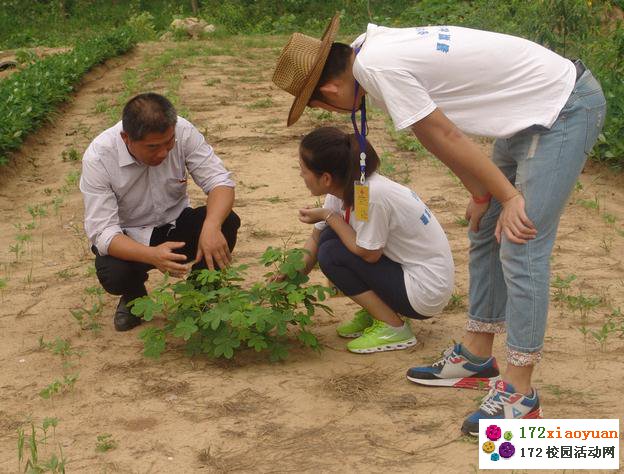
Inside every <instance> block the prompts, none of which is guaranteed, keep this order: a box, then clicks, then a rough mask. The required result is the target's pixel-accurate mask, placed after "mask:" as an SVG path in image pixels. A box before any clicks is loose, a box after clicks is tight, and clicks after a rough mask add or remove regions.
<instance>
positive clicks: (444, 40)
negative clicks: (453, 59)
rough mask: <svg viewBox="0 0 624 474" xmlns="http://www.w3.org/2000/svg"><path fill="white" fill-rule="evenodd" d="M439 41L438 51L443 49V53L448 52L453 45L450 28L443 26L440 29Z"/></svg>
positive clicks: (437, 44)
mask: <svg viewBox="0 0 624 474" xmlns="http://www.w3.org/2000/svg"><path fill="white" fill-rule="evenodd" d="M438 31H439V33H438V43H436V51H442V52H443V53H448V52H449V50H450V48H451V45H450V42H451V35H450V30H449V29H448V28H447V27H446V26H443V27H441V28H439V29H438Z"/></svg>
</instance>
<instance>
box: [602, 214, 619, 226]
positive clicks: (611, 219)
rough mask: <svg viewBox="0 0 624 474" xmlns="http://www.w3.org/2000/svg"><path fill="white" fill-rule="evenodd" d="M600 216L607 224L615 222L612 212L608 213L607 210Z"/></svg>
mask: <svg viewBox="0 0 624 474" xmlns="http://www.w3.org/2000/svg"><path fill="white" fill-rule="evenodd" d="M602 218H603V219H604V221H605V222H606V223H607V224H615V221H616V217H615V216H614V215H613V214H609V213H608V212H605V213H604V214H603V215H602Z"/></svg>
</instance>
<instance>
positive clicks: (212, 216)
mask: <svg viewBox="0 0 624 474" xmlns="http://www.w3.org/2000/svg"><path fill="white" fill-rule="evenodd" d="M178 122H179V126H180V128H181V131H180V138H179V140H180V143H181V145H182V150H183V153H184V162H185V166H186V168H187V169H188V171H189V173H190V175H191V177H192V178H193V181H195V183H196V184H197V185H198V186H199V187H200V188H201V189H202V190H203V191H204V192H205V193H206V196H207V197H206V219H205V220H204V225H203V227H202V231H201V234H200V236H199V244H198V246H197V254H196V256H195V262H199V261H201V259H202V258H204V259H205V260H206V265H207V267H208V268H209V269H211V270H212V269H214V267H215V264H216V265H218V266H219V268H225V267H226V266H228V265H229V264H230V263H231V261H232V256H231V254H230V249H229V248H228V245H227V240H226V239H225V237H224V235H223V233H222V232H221V225H222V224H223V221H225V219H226V218H227V217H228V215H229V214H230V212H231V211H232V206H233V205H234V187H235V184H234V181H232V180H231V179H230V174H231V173H230V172H229V171H228V170H227V169H226V168H225V166H224V165H223V162H222V161H221V159H220V158H219V157H218V156H217V155H216V153H215V152H214V149H213V148H212V147H211V146H210V145H209V144H208V143H206V140H205V138H204V136H203V135H202V134H201V133H200V132H199V130H197V128H195V127H194V126H193V125H192V124H191V123H190V122H188V121H186V120H184V119H182V118H178Z"/></svg>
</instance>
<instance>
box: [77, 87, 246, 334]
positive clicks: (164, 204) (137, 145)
mask: <svg viewBox="0 0 624 474" xmlns="http://www.w3.org/2000/svg"><path fill="white" fill-rule="evenodd" d="M189 176H190V177H191V178H192V179H193V181H195V183H196V184H197V185H198V186H199V187H200V188H201V189H202V190H203V191H204V192H205V193H206V205H205V206H201V207H198V208H195V209H193V208H191V207H190V200H189V197H188V194H187V183H188V178H189ZM80 190H81V191H82V194H83V198H84V205H85V224H84V225H85V230H86V233H87V236H88V238H89V241H90V243H91V245H92V247H91V249H92V250H93V253H94V254H95V268H96V272H97V277H98V279H99V281H100V283H101V284H102V287H103V288H104V289H105V290H106V291H107V292H108V293H110V294H113V295H120V296H121V298H120V300H119V304H118V305H117V310H116V312H115V315H114V325H115V329H116V330H117V331H127V330H129V329H132V328H134V327H135V326H137V325H139V324H140V323H141V320H140V319H139V318H137V317H136V316H134V315H132V314H131V313H130V311H129V309H128V306H127V303H128V302H129V301H131V300H133V299H134V298H138V297H140V296H144V295H146V294H147V292H146V289H145V282H146V281H147V278H148V274H147V272H148V271H149V270H151V269H153V268H157V269H159V270H160V271H161V272H163V273H164V272H169V273H170V274H171V275H174V276H178V277H181V276H184V275H186V274H187V273H188V272H189V271H190V270H196V269H202V268H210V269H213V268H223V267H225V266H227V265H228V264H229V263H230V261H231V252H232V250H233V249H234V245H235V244H236V235H237V231H238V228H239V226H240V219H239V218H238V216H237V215H236V214H235V213H234V212H233V211H232V205H233V203H234V182H233V181H232V180H231V179H230V173H229V172H228V171H227V170H226V169H225V167H224V166H223V163H222V161H221V159H220V158H219V157H218V156H217V155H216V154H215V153H214V151H213V149H212V147H211V146H210V145H208V144H207V143H206V141H205V140H204V137H203V136H202V134H201V133H200V132H199V131H198V130H197V129H196V128H195V127H194V126H193V125H192V124H191V123H190V122H188V121H187V120H185V119H183V118H182V117H178V115H177V113H176V111H175V108H174V107H173V105H172V104H171V102H170V101H169V100H167V99H166V98H165V97H163V96H161V95H158V94H154V93H146V94H140V95H137V96H136V97H134V98H132V99H130V101H129V102H128V103H127V104H126V105H125V107H124V109H123V116H122V120H121V122H119V123H117V124H116V125H115V126H113V127H111V128H109V129H108V130H106V131H104V132H103V133H101V134H100V135H99V136H98V137H97V138H95V140H93V142H92V143H91V144H90V145H89V147H88V148H87V150H86V152H85V154H84V158H83V161H82V176H81V179H80Z"/></svg>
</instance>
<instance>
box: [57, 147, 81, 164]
mask: <svg viewBox="0 0 624 474" xmlns="http://www.w3.org/2000/svg"><path fill="white" fill-rule="evenodd" d="M61 160H62V161H65V162H72V163H75V162H77V161H80V155H79V154H78V152H77V151H76V149H75V148H74V147H72V148H70V149H69V150H65V151H63V153H61Z"/></svg>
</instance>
